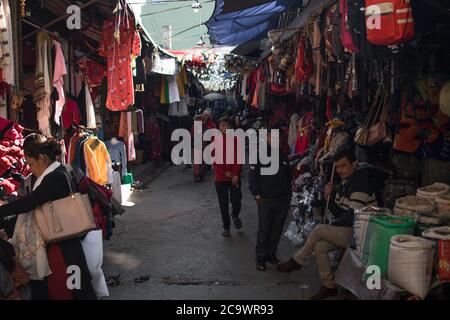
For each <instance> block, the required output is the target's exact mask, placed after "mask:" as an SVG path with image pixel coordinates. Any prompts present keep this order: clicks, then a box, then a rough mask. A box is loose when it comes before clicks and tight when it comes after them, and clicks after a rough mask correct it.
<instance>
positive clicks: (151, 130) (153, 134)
mask: <svg viewBox="0 0 450 320" xmlns="http://www.w3.org/2000/svg"><path fill="white" fill-rule="evenodd" d="M145 137H146V139H147V140H149V141H150V156H149V158H150V160H157V159H159V158H160V157H161V136H160V129H159V125H158V121H157V119H156V118H155V117H148V118H146V120H145Z"/></svg>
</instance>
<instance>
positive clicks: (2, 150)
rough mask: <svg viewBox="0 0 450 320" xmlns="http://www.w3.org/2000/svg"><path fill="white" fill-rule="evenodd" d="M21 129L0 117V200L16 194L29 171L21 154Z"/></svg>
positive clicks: (22, 139)
mask: <svg viewBox="0 0 450 320" xmlns="http://www.w3.org/2000/svg"><path fill="white" fill-rule="evenodd" d="M22 132H23V128H22V127H21V126H20V125H18V124H16V123H14V122H13V121H9V120H6V119H3V118H1V117H0V198H8V197H9V196H11V195H12V194H13V193H14V192H16V191H17V190H18V189H19V187H20V185H21V183H22V182H23V181H24V180H25V177H27V176H28V175H29V174H30V173H31V171H30V169H29V168H28V166H27V165H26V163H25V159H24V154H23V148H22V147H23V141H24V138H23V135H22Z"/></svg>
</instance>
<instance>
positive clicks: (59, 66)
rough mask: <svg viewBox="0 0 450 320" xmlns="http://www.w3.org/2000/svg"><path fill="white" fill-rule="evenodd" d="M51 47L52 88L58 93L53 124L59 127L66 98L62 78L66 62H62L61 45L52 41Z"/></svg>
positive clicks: (64, 73) (65, 71)
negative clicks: (53, 49)
mask: <svg viewBox="0 0 450 320" xmlns="http://www.w3.org/2000/svg"><path fill="white" fill-rule="evenodd" d="M53 45H54V47H55V53H56V55H55V70H54V73H53V86H54V87H55V88H56V90H57V91H58V100H57V101H56V105H55V122H56V124H57V125H58V126H59V125H61V122H60V117H61V113H62V111H63V107H64V104H65V103H66V98H65V95H64V88H63V85H64V76H65V75H66V74H67V69H66V62H65V60H64V54H63V52H62V49H61V44H60V43H59V42H58V41H56V40H53Z"/></svg>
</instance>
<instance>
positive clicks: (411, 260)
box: [388, 235, 434, 299]
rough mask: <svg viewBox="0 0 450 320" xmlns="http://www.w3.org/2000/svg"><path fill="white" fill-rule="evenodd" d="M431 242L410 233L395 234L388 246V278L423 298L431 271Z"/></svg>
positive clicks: (428, 288) (426, 291)
mask: <svg viewBox="0 0 450 320" xmlns="http://www.w3.org/2000/svg"><path fill="white" fill-rule="evenodd" d="M433 245H434V244H433V242H432V241H430V240H426V239H423V238H420V237H414V236H411V235H397V236H393V237H392V239H391V246H390V248H389V266H388V277H389V280H390V281H391V282H392V283H394V284H396V285H398V286H400V287H401V288H403V289H405V290H406V291H408V292H409V293H411V294H413V295H416V296H418V297H420V298H421V299H424V298H425V297H426V296H427V294H428V292H429V291H430V285H431V277H432V272H433V254H434V250H433Z"/></svg>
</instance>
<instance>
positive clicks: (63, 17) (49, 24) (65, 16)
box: [21, 0, 98, 41]
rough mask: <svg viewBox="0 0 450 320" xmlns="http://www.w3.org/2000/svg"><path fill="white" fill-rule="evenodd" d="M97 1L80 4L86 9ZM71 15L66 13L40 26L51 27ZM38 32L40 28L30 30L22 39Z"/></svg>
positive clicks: (81, 7)
mask: <svg viewBox="0 0 450 320" xmlns="http://www.w3.org/2000/svg"><path fill="white" fill-rule="evenodd" d="M97 1H98V0H91V1H89V2H87V3H85V4H83V5H81V6H80V9H84V8H86V7H89V6H90V5H92V4H94V3H96V2H97ZM70 16H71V14H70V13H66V14H65V15H63V16H61V17H59V18H56V19H55V20H52V21H50V22H49V23H47V24H46V25H44V26H42V27H40V29H47V28H48V27H51V26H52V25H54V24H55V23H57V22H59V21H61V20H64V19H66V18H67V17H70ZM38 32H39V30H34V31H32V32H30V33H29V34H27V35H25V36H23V37H22V39H21V40H22V41H23V40H25V39H27V38H29V37H31V36H33V35H34V34H36V33H38Z"/></svg>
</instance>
